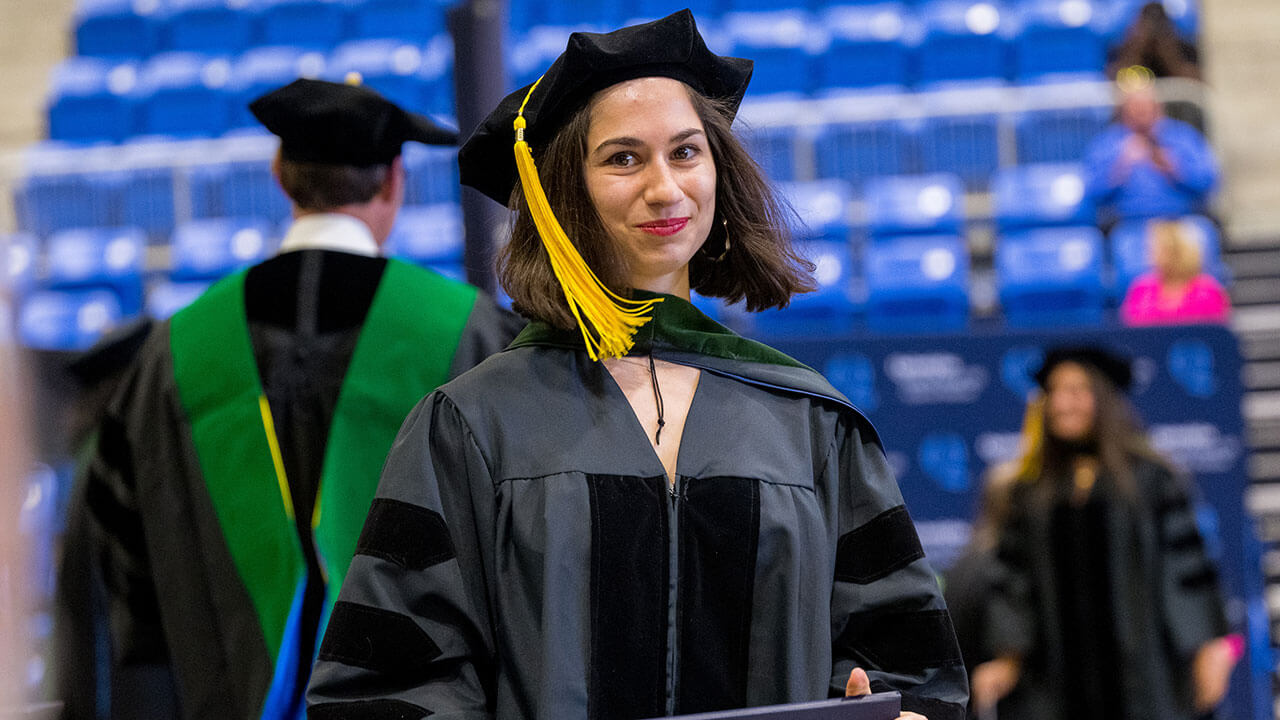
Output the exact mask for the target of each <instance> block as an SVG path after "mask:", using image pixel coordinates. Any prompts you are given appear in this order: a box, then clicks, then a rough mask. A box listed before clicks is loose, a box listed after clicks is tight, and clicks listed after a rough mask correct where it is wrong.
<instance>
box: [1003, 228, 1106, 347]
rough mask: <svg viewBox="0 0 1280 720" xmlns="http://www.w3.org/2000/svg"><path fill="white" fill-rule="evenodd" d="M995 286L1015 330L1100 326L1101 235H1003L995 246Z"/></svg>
mask: <svg viewBox="0 0 1280 720" xmlns="http://www.w3.org/2000/svg"><path fill="white" fill-rule="evenodd" d="M995 265H996V284H997V287H998V288H999V294H1000V304H1001V306H1002V307H1003V308H1004V317H1005V320H1006V322H1008V324H1009V325H1011V326H1014V327H1043V326H1052V325H1097V324H1100V323H1101V322H1102V312H1103V306H1104V304H1105V299H1106V297H1105V294H1104V292H1103V285H1102V268H1103V251H1102V233H1100V232H1099V231H1098V229H1097V228H1095V227H1063V228H1037V229H1032V230H1022V231H1017V232H1011V233H1005V234H1003V235H1001V236H1000V239H999V241H998V242H997V243H996V254H995Z"/></svg>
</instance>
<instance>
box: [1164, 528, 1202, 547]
mask: <svg viewBox="0 0 1280 720" xmlns="http://www.w3.org/2000/svg"><path fill="white" fill-rule="evenodd" d="M1168 547H1169V549H1170V550H1177V551H1182V550H1194V549H1196V548H1200V547H1204V539H1203V538H1201V537H1200V533H1198V532H1196V531H1195V529H1194V528H1192V529H1188V530H1187V531H1186V532H1182V533H1179V534H1178V535H1177V536H1176V537H1174V538H1173V539H1172V540H1170V541H1169V542H1168Z"/></svg>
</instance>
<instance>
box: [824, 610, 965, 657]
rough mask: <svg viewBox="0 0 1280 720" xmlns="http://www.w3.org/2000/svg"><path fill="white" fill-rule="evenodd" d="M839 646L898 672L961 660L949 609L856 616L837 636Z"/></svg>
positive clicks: (842, 651) (843, 652) (840, 651)
mask: <svg viewBox="0 0 1280 720" xmlns="http://www.w3.org/2000/svg"><path fill="white" fill-rule="evenodd" d="M835 647H836V650H837V652H838V654H841V655H845V656H848V657H852V658H855V659H856V658H865V659H866V660H867V661H868V662H871V663H873V664H874V665H875V667H876V669H879V670H885V671H887V672H895V673H912V672H920V671H922V670H926V669H928V668H934V667H942V666H944V665H951V664H954V663H958V662H960V647H959V646H958V645H957V644H956V634H955V630H954V628H952V627H951V616H950V615H948V614H947V611H946V610H914V611H909V612H883V613H874V614H870V615H865V616H855V617H854V618H852V619H850V621H849V624H848V626H846V627H845V629H844V632H842V633H840V637H838V638H836V642H835Z"/></svg>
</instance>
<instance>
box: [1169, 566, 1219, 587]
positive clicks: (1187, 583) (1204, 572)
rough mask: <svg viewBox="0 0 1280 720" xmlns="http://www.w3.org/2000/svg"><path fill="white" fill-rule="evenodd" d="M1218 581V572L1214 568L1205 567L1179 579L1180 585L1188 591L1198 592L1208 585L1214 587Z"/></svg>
mask: <svg viewBox="0 0 1280 720" xmlns="http://www.w3.org/2000/svg"><path fill="white" fill-rule="evenodd" d="M1217 581H1218V572H1217V571H1216V570H1214V569H1213V568H1211V567H1209V566H1208V565H1205V566H1203V567H1201V568H1200V569H1199V570H1197V571H1196V572H1193V573H1190V574H1187V575H1184V576H1182V577H1181V578H1179V579H1178V584H1180V585H1181V586H1182V587H1183V588H1186V589H1187V590H1198V589H1200V588H1203V587H1205V586H1207V585H1212V584H1214V583H1215V582H1217Z"/></svg>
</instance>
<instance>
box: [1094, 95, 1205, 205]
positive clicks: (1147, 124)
mask: <svg viewBox="0 0 1280 720" xmlns="http://www.w3.org/2000/svg"><path fill="white" fill-rule="evenodd" d="M1217 184H1218V164H1217V160H1216V159H1215V158H1214V156H1213V150H1212V149H1211V148H1210V147H1209V144H1208V143H1207V142H1206V141H1205V138H1204V136H1203V135H1201V134H1200V133H1199V132H1198V131H1197V130H1196V129H1195V128H1193V127H1191V126H1190V125H1187V124H1186V123H1184V122H1181V121H1179V120H1174V119H1172V118H1168V117H1165V116H1164V111H1163V109H1162V108H1161V106H1160V102H1159V100H1157V99H1156V96H1155V92H1154V91H1153V89H1152V87H1151V86H1150V84H1147V85H1145V86H1143V87H1139V88H1137V89H1134V90H1131V91H1129V92H1127V93H1126V94H1125V95H1124V97H1123V98H1122V99H1121V101H1120V107H1119V119H1118V120H1117V121H1116V122H1114V123H1112V124H1111V125H1110V126H1109V127H1107V128H1106V129H1105V130H1103V132H1102V134H1101V135H1099V136H1098V137H1097V138H1094V140H1093V142H1092V143H1091V144H1090V146H1089V150H1088V152H1087V155H1086V158H1085V187H1086V192H1087V194H1088V196H1089V197H1090V199H1092V200H1093V202H1094V203H1095V204H1096V205H1097V207H1098V219H1099V224H1100V225H1102V226H1103V228H1104V229H1106V228H1108V227H1109V226H1110V225H1112V224H1113V223H1115V222H1116V221H1118V220H1125V219H1130V218H1152V217H1167V216H1179V215H1190V214H1196V213H1199V214H1205V211H1206V207H1207V205H1208V201H1209V197H1210V194H1211V193H1212V192H1213V190H1214V189H1215V188H1216V187H1217Z"/></svg>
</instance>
